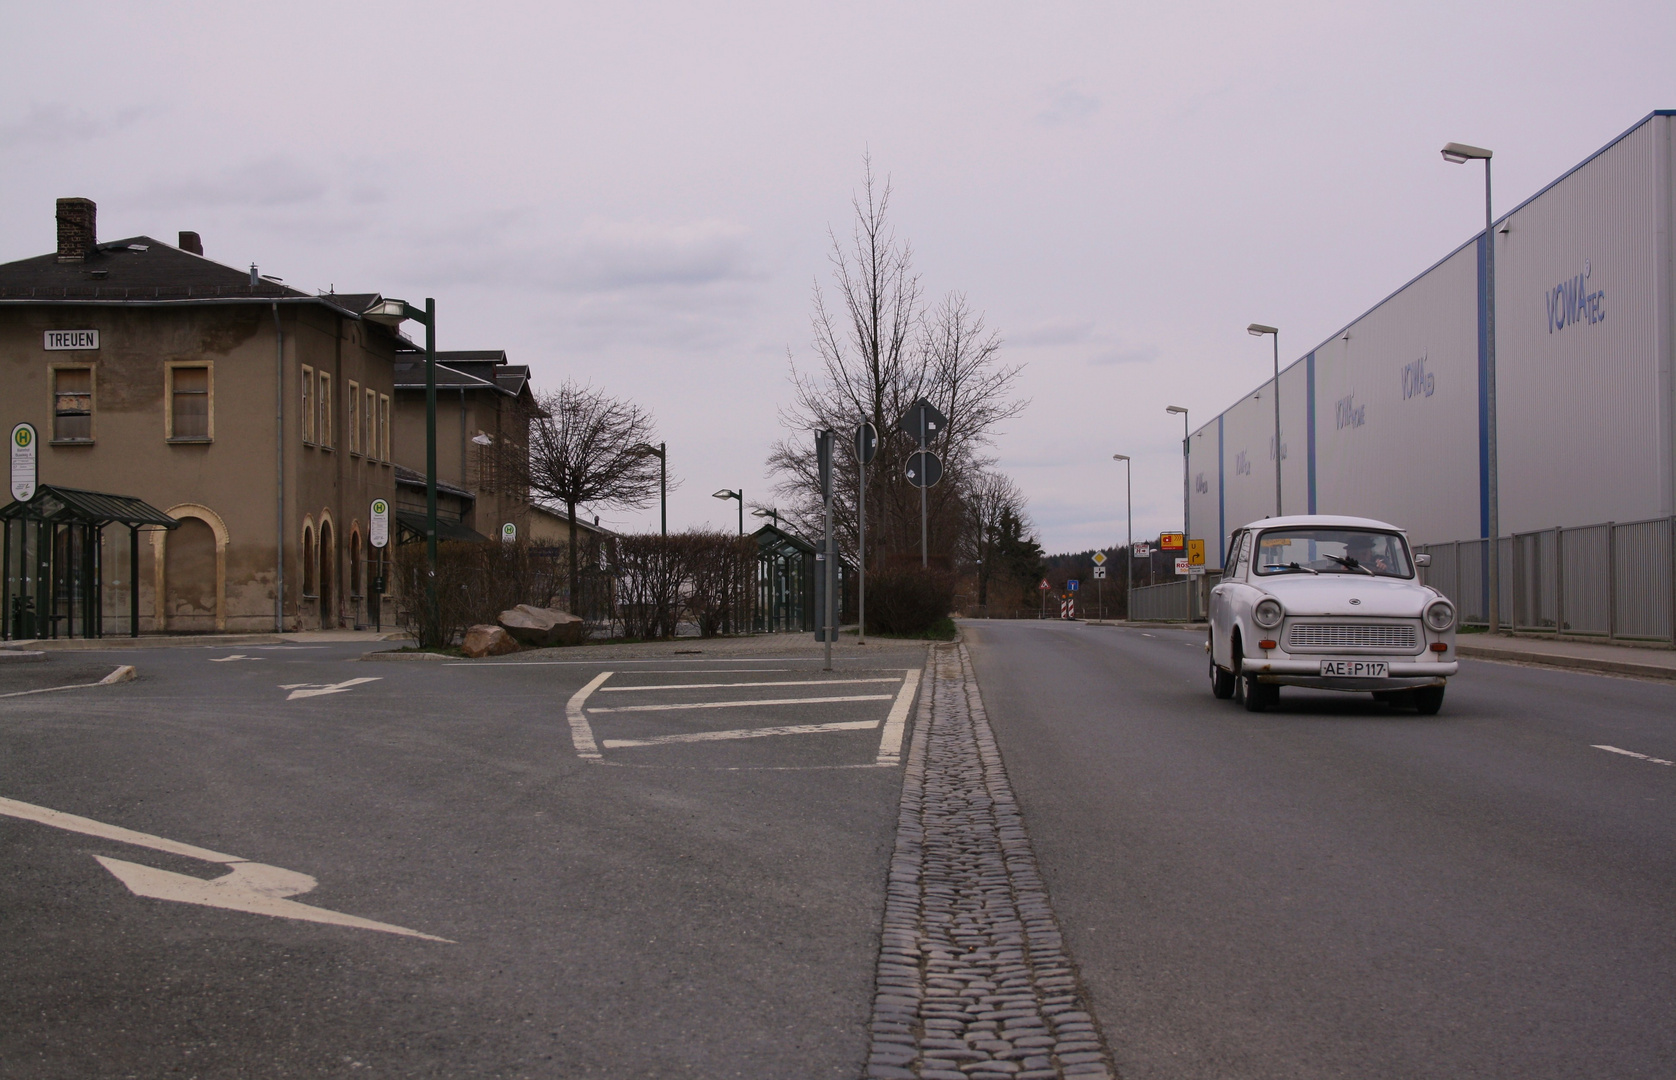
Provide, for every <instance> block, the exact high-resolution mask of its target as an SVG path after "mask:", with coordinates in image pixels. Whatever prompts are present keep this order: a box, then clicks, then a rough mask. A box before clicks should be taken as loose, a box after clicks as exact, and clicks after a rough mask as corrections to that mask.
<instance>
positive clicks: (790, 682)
mask: <svg viewBox="0 0 1676 1080" xmlns="http://www.w3.org/2000/svg"><path fill="white" fill-rule="evenodd" d="M730 674H731V672H730ZM901 681H902V680H901V679H897V678H885V679H785V680H776V681H774V682H694V683H666V684H664V685H663V686H602V687H600V688H599V692H600V693H602V694H623V693H629V692H631V691H635V690H712V689H715V688H716V687H721V686H836V685H838V684H840V683H882V682H888V683H894V682H901ZM599 711H600V710H598V709H595V710H594V712H599Z"/></svg>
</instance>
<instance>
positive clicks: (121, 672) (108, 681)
mask: <svg viewBox="0 0 1676 1080" xmlns="http://www.w3.org/2000/svg"><path fill="white" fill-rule="evenodd" d="M137 674H138V673H137V672H136V671H135V670H134V666H133V665H132V664H123V665H122V666H121V667H119V668H117V669H116V670H115V671H113V672H111V673H110V674H109V675H106V676H105V677H104V678H103V679H100V680H99V681H98V682H84V683H72V684H71V685H69V686H43V687H42V688H41V689H39V690H14V691H12V692H11V693H9V694H0V698H9V697H28V696H29V695H30V694H50V693H53V692H54V691H57V690H86V689H88V688H89V687H93V686H113V685H115V684H116V683H119V682H129V681H130V680H132V679H134V678H135V677H136V676H137Z"/></svg>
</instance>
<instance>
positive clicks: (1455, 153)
mask: <svg viewBox="0 0 1676 1080" xmlns="http://www.w3.org/2000/svg"><path fill="white" fill-rule="evenodd" d="M1491 156H1492V154H1491V152H1490V151H1488V150H1486V149H1484V148H1483V147H1481V146H1468V145H1467V144H1466V143H1457V142H1452V143H1448V144H1446V145H1445V146H1444V148H1443V160H1444V161H1447V162H1449V163H1450V164H1453V165H1464V164H1466V163H1467V162H1469V161H1482V162H1483V163H1484V295H1485V312H1484V331H1485V332H1484V426H1485V428H1486V429H1487V430H1486V431H1485V439H1486V441H1487V442H1488V443H1489V445H1488V446H1487V447H1486V448H1485V449H1486V453H1485V457H1486V458H1487V460H1486V461H1485V472H1486V473H1488V476H1487V477H1486V478H1485V486H1486V487H1488V488H1489V490H1488V491H1487V492H1485V496H1486V498H1485V502H1486V503H1488V504H1489V516H1490V520H1489V521H1488V522H1487V523H1486V524H1487V525H1488V526H1489V528H1488V531H1489V534H1490V566H1489V570H1490V574H1489V577H1490V597H1489V609H1490V610H1489V611H1488V612H1487V613H1486V614H1487V616H1488V618H1489V620H1490V633H1492V634H1495V633H1499V632H1500V631H1501V597H1500V595H1499V594H1500V593H1501V558H1500V556H1501V540H1500V537H1501V478H1500V469H1499V464H1498V457H1499V455H1498V454H1497V453H1496V232H1495V217H1494V215H1493V212H1492V211H1491V208H1490V207H1491V203H1490V158H1491Z"/></svg>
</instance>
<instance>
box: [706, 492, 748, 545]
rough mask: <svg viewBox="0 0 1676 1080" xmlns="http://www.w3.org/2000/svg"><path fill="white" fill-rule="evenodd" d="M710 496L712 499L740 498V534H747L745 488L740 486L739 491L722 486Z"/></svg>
mask: <svg viewBox="0 0 1676 1080" xmlns="http://www.w3.org/2000/svg"><path fill="white" fill-rule="evenodd" d="M710 497H711V498H712V499H738V500H739V535H740V536H744V535H745V489H744V488H740V489H739V490H738V491H729V490H728V489H727V488H722V490H720V491H717V492H714V493H713V494H711V496H710Z"/></svg>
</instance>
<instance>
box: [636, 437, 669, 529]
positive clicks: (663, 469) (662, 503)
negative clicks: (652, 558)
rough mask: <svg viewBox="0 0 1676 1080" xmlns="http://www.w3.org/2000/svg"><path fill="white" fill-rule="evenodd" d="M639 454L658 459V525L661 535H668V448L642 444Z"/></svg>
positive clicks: (663, 445) (660, 444) (660, 445)
mask: <svg viewBox="0 0 1676 1080" xmlns="http://www.w3.org/2000/svg"><path fill="white" fill-rule="evenodd" d="M640 452H641V453H642V454H645V455H647V456H648V457H655V458H657V459H658V523H659V525H660V527H661V528H662V530H663V535H665V536H668V535H669V457H668V452H669V446H668V444H667V443H658V444H657V445H656V446H653V445H652V444H651V443H643V444H642V445H641V447H640Z"/></svg>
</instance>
